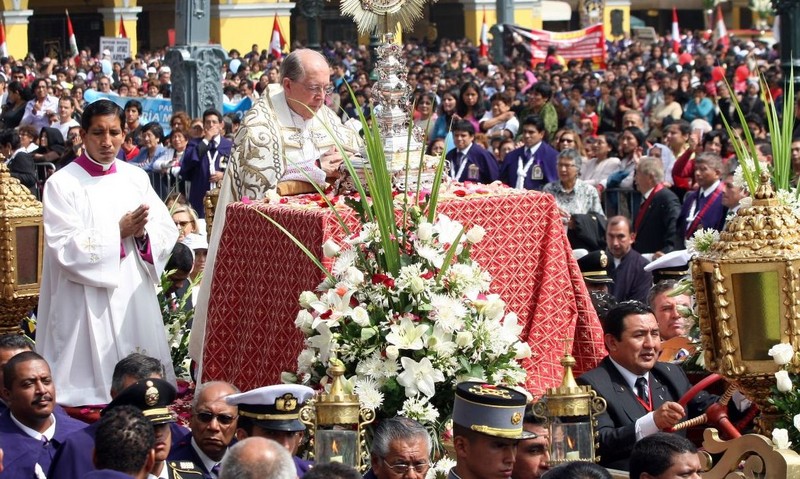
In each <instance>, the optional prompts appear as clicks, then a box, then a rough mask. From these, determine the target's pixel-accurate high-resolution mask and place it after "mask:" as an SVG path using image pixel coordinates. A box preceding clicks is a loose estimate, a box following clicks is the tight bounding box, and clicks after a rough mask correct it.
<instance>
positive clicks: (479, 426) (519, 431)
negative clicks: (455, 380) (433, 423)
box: [453, 381, 536, 439]
mask: <svg viewBox="0 0 800 479" xmlns="http://www.w3.org/2000/svg"><path fill="white" fill-rule="evenodd" d="M527 403H528V397H527V396H525V395H524V394H522V393H521V392H519V391H515V390H513V389H511V388H508V387H505V386H494V385H491V384H485V383H479V382H473V381H468V382H463V383H460V384H459V385H458V386H457V387H456V400H455V403H454V404H453V422H454V423H455V424H458V425H459V426H462V427H465V428H467V429H471V430H473V431H476V432H479V433H481V434H486V435H487V436H494V437H502V438H506V439H533V438H535V437H536V434H533V433H532V432H528V431H525V430H524V429H523V428H522V418H523V416H524V415H525V406H526V405H527Z"/></svg>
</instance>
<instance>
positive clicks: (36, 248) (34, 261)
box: [0, 157, 44, 334]
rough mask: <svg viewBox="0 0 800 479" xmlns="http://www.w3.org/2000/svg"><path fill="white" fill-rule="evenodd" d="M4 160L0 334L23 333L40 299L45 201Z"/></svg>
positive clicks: (0, 222)
mask: <svg viewBox="0 0 800 479" xmlns="http://www.w3.org/2000/svg"><path fill="white" fill-rule="evenodd" d="M0 158H2V157H0ZM3 160H4V159H0V264H1V265H2V266H0V268H2V270H1V272H2V274H1V275H0V286H2V291H0V334H21V333H22V330H21V329H20V325H21V323H22V320H23V319H24V318H25V317H26V315H27V314H28V313H29V312H30V311H31V310H32V309H33V308H34V307H35V306H36V303H37V302H38V301H39V286H40V284H41V281H42V253H43V251H44V226H43V224H42V203H41V202H39V201H37V200H36V198H35V197H34V196H33V195H32V194H31V192H30V190H29V189H28V188H26V187H25V186H23V185H22V184H20V182H19V180H17V179H16V178H12V177H11V174H10V173H9V171H8V167H7V166H6V165H5V161H3Z"/></svg>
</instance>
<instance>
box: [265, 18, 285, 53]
mask: <svg viewBox="0 0 800 479" xmlns="http://www.w3.org/2000/svg"><path fill="white" fill-rule="evenodd" d="M271 38H272V39H271V40H270V42H269V52H270V53H271V54H272V56H273V57H275V58H280V57H282V56H283V47H285V46H286V40H284V39H283V33H281V25H280V23H278V14H277V13H276V14H275V21H274V22H272V37H271Z"/></svg>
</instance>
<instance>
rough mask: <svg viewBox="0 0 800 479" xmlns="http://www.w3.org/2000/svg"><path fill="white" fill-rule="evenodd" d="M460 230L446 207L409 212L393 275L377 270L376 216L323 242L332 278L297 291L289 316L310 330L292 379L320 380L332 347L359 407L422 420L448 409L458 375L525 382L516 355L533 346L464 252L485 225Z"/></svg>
mask: <svg viewBox="0 0 800 479" xmlns="http://www.w3.org/2000/svg"><path fill="white" fill-rule="evenodd" d="M365 231H367V233H365ZM463 231H464V227H463V225H461V224H460V223H459V222H457V221H454V220H451V219H450V218H448V217H447V216H445V215H439V216H438V218H437V221H436V222H434V223H429V222H427V221H426V220H424V219H421V218H420V220H419V221H417V222H414V221H413V220H412V221H411V222H410V224H409V228H408V230H407V231H406V239H407V248H406V251H405V254H404V255H403V257H402V258H403V260H402V264H403V266H401V267H400V268H399V271H398V274H397V275H392V274H390V273H382V272H381V271H383V267H382V265H381V258H380V256H381V252H380V251H379V248H378V247H377V246H378V244H379V243H378V242H377V240H376V236H375V235H376V234H378V232H379V228H378V227H376V226H375V225H371V224H369V223H367V224H365V225H364V227H363V228H362V230H361V231H359V232H354V233H352V234H351V235H350V236H349V237H347V238H344V239H343V240H342V241H341V243H337V242H333V241H331V240H328V241H326V242H325V244H324V245H323V251H324V254H325V255H326V256H328V257H330V258H332V259H333V263H334V266H333V268H332V270H333V271H332V274H331V277H329V278H328V279H326V280H325V281H324V282H323V283H322V284H321V285H320V286H319V289H318V292H316V293H315V292H311V291H304V292H303V293H301V295H300V297H299V300H298V301H299V303H300V305H301V307H302V308H303V309H301V310H300V312H299V313H298V315H297V319H296V321H295V324H296V325H297V327H298V328H299V329H300V330H301V331H302V332H303V333H304V334H305V335H306V337H307V339H306V342H305V349H304V350H303V351H302V353H301V354H300V356H299V358H298V370H297V377H298V379H300V380H301V381H303V382H306V383H310V384H318V383H319V382H320V381H321V379H322V378H323V377H324V375H325V369H326V367H327V363H328V360H329V358H330V357H331V355H332V354H334V352H335V354H336V356H337V357H338V359H340V360H341V361H342V362H343V363H344V364H345V367H346V368H347V373H346V376H347V378H348V379H349V381H350V383H351V384H353V389H354V391H355V392H357V393H358V394H359V397H360V398H361V401H362V403H363V405H364V406H368V407H372V408H375V409H378V410H380V411H382V412H383V413H385V414H386V415H388V416H392V415H394V414H402V415H406V416H409V417H411V418H413V419H415V420H417V421H420V422H421V423H423V424H426V425H432V424H433V425H435V424H437V423H438V422H440V421H443V420H444V419H446V418H447V416H448V415H449V413H450V410H451V408H452V401H453V394H454V392H453V391H454V387H455V385H456V383H457V382H458V380H459V378H462V377H471V378H478V379H482V380H485V381H489V382H492V383H501V384H509V385H516V384H519V383H523V382H524V381H525V370H524V369H523V368H522V367H521V366H520V364H519V363H518V362H517V360H519V359H524V358H527V357H530V355H531V350H530V346H528V344H526V343H522V342H520V341H519V334H520V332H521V330H522V327H521V326H520V325H519V324H518V322H517V316H516V315H515V314H514V313H507V312H506V310H505V307H506V304H505V302H504V301H503V300H502V299H500V297H499V296H498V295H496V294H490V292H489V291H490V286H491V277H490V276H489V275H488V273H486V272H485V271H483V270H482V269H481V268H480V266H479V265H478V264H476V263H475V262H473V261H471V260H470V258H469V250H470V247H471V245H473V244H476V243H478V242H480V241H481V240H483V239H484V236H485V234H486V231H485V230H484V229H483V228H481V227H479V226H473V227H472V228H471V229H470V230H469V231H468V232H467V233H466V234H462V233H463ZM459 251H460V254H459V253H458V252H459ZM445 265H447V266H445Z"/></svg>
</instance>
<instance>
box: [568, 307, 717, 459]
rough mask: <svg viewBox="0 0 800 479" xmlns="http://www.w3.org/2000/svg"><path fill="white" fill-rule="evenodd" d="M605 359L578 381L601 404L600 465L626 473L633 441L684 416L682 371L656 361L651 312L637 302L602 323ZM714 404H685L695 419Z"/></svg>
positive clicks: (701, 397) (708, 399) (657, 342)
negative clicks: (602, 405)
mask: <svg viewBox="0 0 800 479" xmlns="http://www.w3.org/2000/svg"><path fill="white" fill-rule="evenodd" d="M603 333H604V340H605V345H606V349H607V350H608V356H606V357H605V358H604V359H603V360H602V361H601V362H600V364H599V365H598V366H597V367H596V368H594V369H592V370H590V371H587V372H585V373H584V374H583V375H581V376H580V377H579V378H578V383H580V384H587V385H589V386H591V387H592V388H593V389H594V390H595V391H597V393H598V394H599V395H600V396H602V397H603V398H604V399H605V400H606V411H605V412H604V413H603V414H601V415H600V416H599V417H598V426H597V431H598V433H599V436H600V448H599V450H598V452H599V454H600V464H601V465H602V466H605V467H609V468H613V469H621V470H628V459H629V457H630V455H631V451H632V450H633V445H634V444H635V443H636V441H638V440H639V439H642V438H644V437H647V436H650V435H652V434H655V433H657V432H658V431H666V430H669V429H670V428H672V427H673V426H675V425H676V424H677V423H679V422H680V421H682V420H684V419H685V418H686V417H687V411H686V410H685V409H684V408H683V406H681V405H680V404H678V402H677V401H678V400H679V399H680V398H681V396H683V395H684V394H685V393H686V392H687V391H688V390H689V388H690V387H691V384H690V383H689V380H688V379H687V378H686V374H685V373H684V372H683V370H682V369H681V368H680V367H679V366H676V365H674V364H670V363H665V362H659V361H658V353H659V350H660V348H661V339H660V336H659V330H658V323H657V322H656V318H655V316H654V315H653V311H652V310H651V309H650V308H649V307H647V306H645V305H644V304H641V303H639V302H634V301H630V302H625V303H620V304H618V305H616V306H615V307H614V308H612V309H611V310H610V311H609V312H608V315H607V316H606V319H605V320H604V321H603ZM715 400H716V398H715V397H714V396H711V395H709V394H708V393H706V392H704V391H703V392H700V393H699V394H698V395H697V396H695V398H694V399H692V401H690V402H689V404H688V417H695V416H697V415H699V414H700V412H702V411H703V410H705V408H707V407H708V406H709V405H710V404H711V403H713V402H714V401H715Z"/></svg>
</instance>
